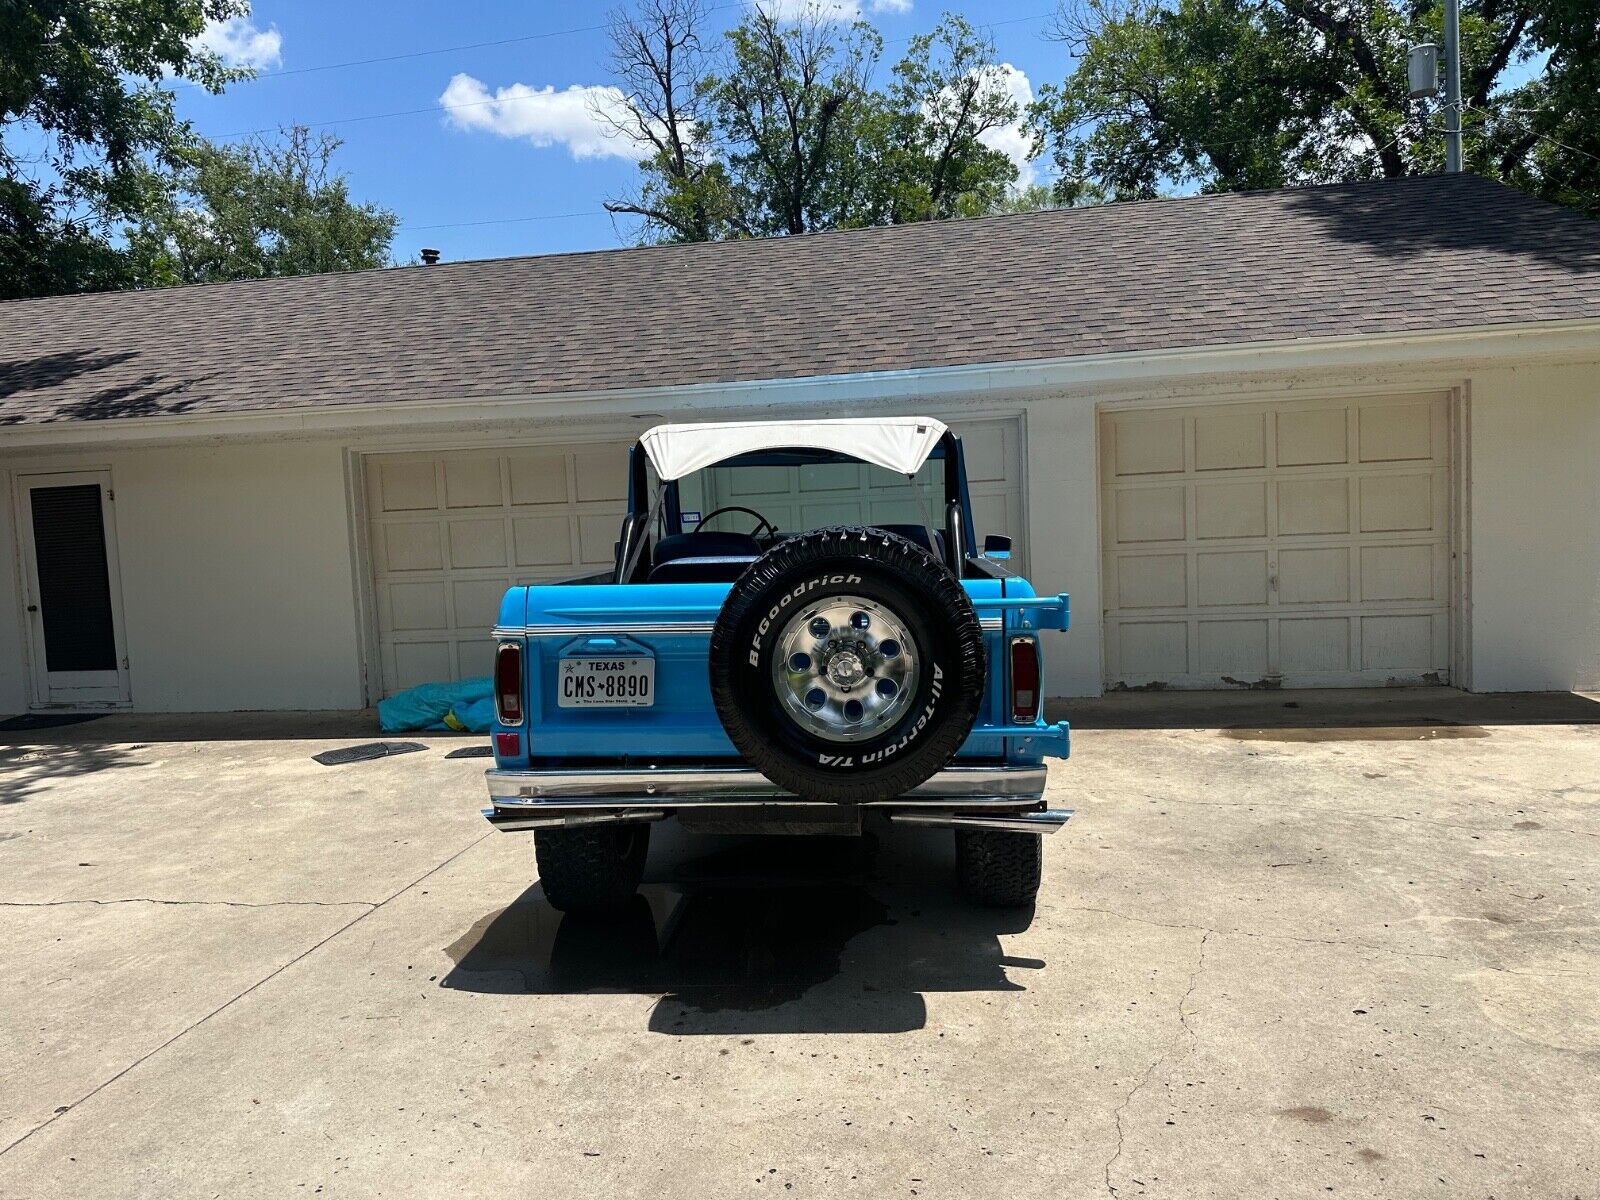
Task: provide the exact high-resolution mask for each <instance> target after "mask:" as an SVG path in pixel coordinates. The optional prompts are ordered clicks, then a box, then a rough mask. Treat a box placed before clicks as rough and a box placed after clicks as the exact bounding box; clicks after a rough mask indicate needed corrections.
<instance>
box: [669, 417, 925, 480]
mask: <svg viewBox="0 0 1600 1200" xmlns="http://www.w3.org/2000/svg"><path fill="white" fill-rule="evenodd" d="M944 433H945V425H944V422H943V421H935V420H934V419H933V418H932V417H849V418H840V419H838V420H830V421H729V422H706V423H703V424H696V425H657V426H656V427H655V428H654V429H651V430H649V431H648V432H647V433H646V434H645V435H644V436H643V437H642V438H640V439H639V441H640V444H642V445H643V446H644V452H645V453H646V454H648V455H649V456H650V462H651V463H652V464H653V465H654V466H655V469H656V475H657V476H659V477H660V478H661V479H663V480H671V479H682V478H683V477H684V476H685V475H691V474H693V473H694V472H695V471H698V470H700V469H701V468H703V467H709V466H714V465H715V464H717V463H719V462H725V461H726V460H728V459H730V458H735V457H737V456H738V455H741V454H750V453H755V452H759V451H762V450H790V449H804V450H832V451H834V452H836V453H839V454H845V455H849V456H850V457H851V458H859V459H860V460H861V461H862V462H868V463H871V464H872V465H873V466H877V467H884V468H885V469H887V470H890V471H893V472H895V473H896V474H898V475H915V474H916V473H917V472H918V471H920V470H921V469H922V464H923V463H925V462H927V461H928V455H930V454H932V453H933V448H934V447H935V446H937V445H938V444H939V439H940V438H942V437H943V436H944Z"/></svg>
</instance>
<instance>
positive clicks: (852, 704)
mask: <svg viewBox="0 0 1600 1200" xmlns="http://www.w3.org/2000/svg"><path fill="white" fill-rule="evenodd" d="M865 711H866V710H865V709H863V708H862V707H861V701H859V700H846V701H845V704H844V717H845V720H847V721H859V720H861V715H862V713H864V712H865Z"/></svg>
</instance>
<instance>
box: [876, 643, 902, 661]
mask: <svg viewBox="0 0 1600 1200" xmlns="http://www.w3.org/2000/svg"><path fill="white" fill-rule="evenodd" d="M878 653H879V654H880V655H882V656H883V657H884V658H897V657H898V656H899V654H900V643H899V642H897V641H895V640H894V639H893V638H884V639H883V641H881V642H879V643H878Z"/></svg>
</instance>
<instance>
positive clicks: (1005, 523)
mask: <svg viewBox="0 0 1600 1200" xmlns="http://www.w3.org/2000/svg"><path fill="white" fill-rule="evenodd" d="M950 427H951V428H952V429H953V430H954V431H955V432H956V433H957V434H958V435H960V437H961V444H962V448H963V451H964V453H965V456H966V462H967V490H968V491H969V492H971V494H972V521H973V525H974V526H975V529H974V533H975V534H976V535H977V540H978V543H979V545H980V546H981V545H982V543H983V538H984V535H986V534H990V533H1003V534H1007V535H1009V536H1010V537H1012V538H1014V539H1015V546H1014V554H1013V560H1012V563H1011V566H1012V568H1013V569H1014V570H1020V571H1026V569H1027V547H1026V546H1024V545H1023V528H1022V466H1021V462H1022V438H1021V428H1020V425H1019V422H1017V421H1016V420H1015V419H1008V420H992V421H959V422H956V421H953V422H951V423H950ZM943 470H944V467H943V465H942V463H940V462H929V463H928V464H927V465H926V466H924V467H923V468H922V471H921V473H920V474H919V475H918V477H917V484H918V486H919V487H920V488H922V489H924V492H925V496H924V499H923V500H922V501H920V502H919V500H918V498H917V494H916V492H915V491H913V489H912V485H911V483H910V481H906V482H904V483H902V482H900V481H899V480H898V479H895V480H894V481H893V482H886V480H888V478H889V477H888V473H887V472H884V471H880V470H876V469H874V468H870V467H865V466H859V465H856V464H838V465H827V466H810V467H766V468H763V469H760V470H751V469H749V468H743V469H740V470H736V471H726V472H722V471H717V470H715V469H713V470H710V471H706V472H704V473H703V474H702V475H701V476H699V477H696V478H694V479H691V480H690V481H687V482H686V484H685V487H684V501H683V502H684V507H685V508H686V509H691V510H696V511H700V512H704V513H709V512H711V511H712V510H713V509H715V508H719V507H722V506H723V505H730V504H737V505H741V506H743V507H745V508H752V509H754V510H755V511H756V512H758V513H760V514H761V515H762V516H764V517H766V518H767V519H769V520H770V521H772V522H773V524H775V525H776V526H777V527H778V528H779V529H816V528H819V527H821V526H824V525H921V524H923V523H924V522H931V524H932V525H933V526H934V528H936V529H942V528H943V527H944V512H943V511H942V509H941V508H940V506H939V504H938V503H937V502H934V501H932V500H931V499H929V497H931V496H934V495H937V494H939V493H940V492H941V491H942V488H939V487H937V486H935V483H936V481H937V480H938V479H939V477H940V473H941V472H942V471H943ZM869 477H870V478H872V479H875V480H877V481H878V482H877V486H875V487H869V486H868V484H867V481H868V479H869ZM701 484H703V485H704V488H705V491H704V492H703V493H700V494H697V493H696V490H695V489H696V486H697V485H701ZM753 523H754V522H753V521H752V520H751V518H749V517H748V516H740V515H738V514H730V515H729V516H727V517H725V518H724V517H719V518H718V519H717V521H716V523H715V526H714V527H715V528H718V529H730V530H740V531H743V530H746V529H749V528H750V527H751V525H752V524H753ZM1019 563H1020V565H1019Z"/></svg>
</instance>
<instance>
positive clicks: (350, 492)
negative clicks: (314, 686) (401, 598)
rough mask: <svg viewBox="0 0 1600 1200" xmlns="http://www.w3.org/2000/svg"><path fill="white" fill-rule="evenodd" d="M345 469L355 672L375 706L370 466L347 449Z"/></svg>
mask: <svg viewBox="0 0 1600 1200" xmlns="http://www.w3.org/2000/svg"><path fill="white" fill-rule="evenodd" d="M340 459H341V462H342V464H343V467H344V497H345V503H344V511H345V521H346V530H347V533H348V535H349V538H350V542H349V545H350V584H351V589H352V594H353V598H354V600H355V606H356V612H355V616H356V653H357V655H358V656H359V661H358V662H357V664H356V669H357V671H358V672H359V674H360V676H361V678H360V684H361V703H362V704H363V705H369V706H370V705H373V704H376V703H377V702H378V700H379V699H380V698H381V696H382V695H383V681H382V678H381V667H382V657H381V651H380V649H379V647H380V645H381V643H380V642H379V640H378V639H379V634H378V598H377V594H376V592H375V591H374V584H373V575H372V559H371V554H372V544H371V538H370V537H368V528H367V464H366V460H365V458H364V457H363V456H362V455H360V454H358V453H357V452H355V451H354V450H351V449H350V448H348V447H346V448H345V451H344V453H343V454H342V455H340Z"/></svg>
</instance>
